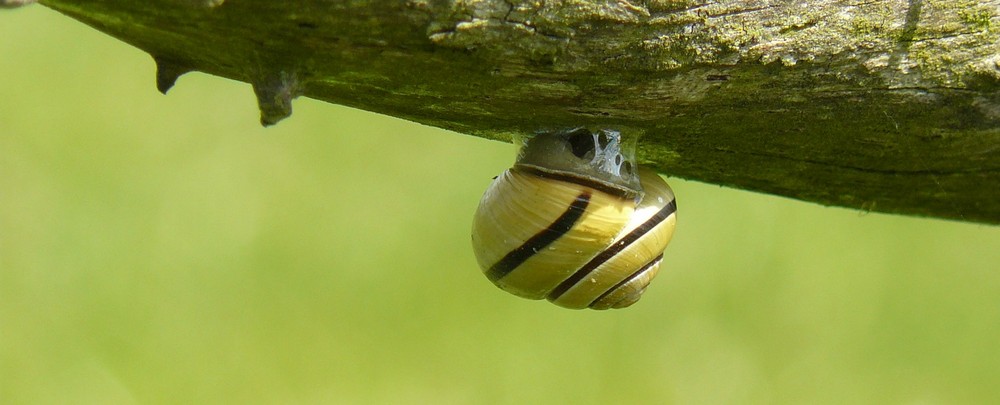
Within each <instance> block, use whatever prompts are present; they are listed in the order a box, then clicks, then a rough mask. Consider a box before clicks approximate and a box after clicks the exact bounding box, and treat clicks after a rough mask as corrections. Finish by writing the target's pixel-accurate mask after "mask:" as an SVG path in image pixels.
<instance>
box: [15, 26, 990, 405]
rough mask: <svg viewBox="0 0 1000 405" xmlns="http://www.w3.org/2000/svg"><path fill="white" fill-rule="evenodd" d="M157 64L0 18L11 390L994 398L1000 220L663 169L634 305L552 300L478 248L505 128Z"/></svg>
mask: <svg viewBox="0 0 1000 405" xmlns="http://www.w3.org/2000/svg"><path fill="white" fill-rule="evenodd" d="M153 78H154V65H153V62H152V59H151V58H150V57H149V56H148V55H146V54H144V53H142V52H141V51H139V50H137V49H135V48H132V47H130V46H128V45H126V44H124V43H122V42H119V41H117V40H114V39H112V38H110V37H108V36H106V35H103V34H101V33H99V32H97V31H95V30H93V29H90V28H89V27H86V26H84V25H83V24H80V23H77V22H75V21H73V20H71V19H69V18H66V17H63V16H61V15H59V14H57V13H55V12H53V11H50V10H48V9H46V8H44V7H41V6H33V7H28V8H25V9H19V10H14V11H4V12H0V402H2V403H4V404H21V403H25V404H34V403H43V404H44V403H74V404H83V403H100V404H110V403H192V402H194V403H348V404H350V403H436V404H448V403H456V404H468V403H541V402H545V403H570V402H572V403H600V402H614V403H678V404H725V403H912V404H955V403H970V404H971V403H990V402H996V401H997V400H1000V384H998V381H1000V375H998V370H1000V345H998V342H1000V228H997V227H991V226H984V225H976V224H967V223H958V222H946V221H940V220H933V219H919V218H908V217H897V216H888V215H882V214H874V213H872V214H866V213H864V212H859V211H856V210H847V209H840V208H825V207H821V206H817V205H813V204H808V203H803V202H798V201H793V200H789V199H783V198H779V197H774V196H767V195H760V194H755V193H750V192H746V191H740V190H733V189H726V188H720V187H717V186H714V185H710V184H703V183H697V182H690V181H683V180H680V179H670V181H671V184H672V185H673V187H674V189H675V191H676V192H677V194H678V196H679V198H680V211H679V221H680V222H679V228H678V231H677V233H676V236H675V238H674V242H673V243H672V244H671V246H670V247H669V248H668V251H667V254H666V258H665V266H664V271H663V272H662V273H661V275H660V276H659V278H658V279H657V280H656V282H655V283H654V284H653V286H652V287H651V288H650V289H649V291H647V293H646V294H645V296H644V298H643V299H642V300H641V301H640V302H639V303H638V304H637V305H635V306H633V307H631V308H629V309H626V310H618V311H607V312H594V311H570V310H565V309H561V308H558V307H555V306H553V305H551V304H548V303H546V302H536V301H528V300H523V299H519V298H515V297H513V296H510V295H508V294H506V293H504V292H502V291H500V290H499V289H496V288H494V287H493V286H492V285H491V284H490V283H489V282H488V281H487V280H486V279H485V278H484V277H482V275H481V274H480V273H479V270H478V269H477V267H476V263H475V260H474V258H473V255H472V252H471V251H470V248H469V245H470V243H469V233H470V230H469V229H470V220H471V218H472V213H473V211H474V210H475V208H476V205H477V202H478V200H479V197H480V195H481V193H482V192H483V190H484V189H485V188H486V186H487V184H488V183H489V182H490V178H491V177H492V176H494V175H496V174H497V173H499V172H500V171H502V170H503V169H505V168H506V167H507V166H508V165H509V164H510V163H511V161H512V159H513V154H514V150H513V148H512V147H511V146H510V145H506V144H503V143H499V142H492V141H486V140H483V139H479V138H475V137H471V136H466V135H462V134H457V133H451V132H447V131H443V130H439V129H436V128H430V127H426V126H421V125H418V124H414V123H410V122H405V121H401V120H398V119H394V118H390V117H386V116H380V115H376V114H372V113H367V112H363V111H358V110H353V109H350V108H345V107H340V106H335V105H331V104H326V103H322V102H317V101H314V100H309V99H298V100H296V101H295V104H294V108H295V114H294V115H293V116H292V117H291V118H290V119H288V120H286V121H284V122H282V123H280V124H279V125H277V126H276V127H272V128H268V129H263V128H261V127H260V126H259V125H258V123H257V119H258V115H257V109H256V104H255V99H254V96H253V92H252V91H251V89H250V86H249V85H247V84H244V83H238V82H234V81H230V80H227V79H222V78H218V77H211V76H208V75H205V74H201V73H193V74H189V75H186V76H184V77H182V78H181V79H180V80H179V82H178V84H177V86H176V87H175V88H174V89H173V90H172V91H171V93H170V95H169V96H162V95H160V94H159V93H157V92H156V91H155V89H154V86H153V83H154V79H153ZM928 159H933V157H928ZM818 186H819V185H818ZM927 187H934V185H933V184H928V185H927ZM985 203H987V204H996V203H1000V202H985Z"/></svg>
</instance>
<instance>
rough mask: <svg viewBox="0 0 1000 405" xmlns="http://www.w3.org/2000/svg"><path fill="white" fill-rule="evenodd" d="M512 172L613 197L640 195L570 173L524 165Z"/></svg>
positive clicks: (517, 166) (628, 197)
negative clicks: (570, 184) (555, 181)
mask: <svg viewBox="0 0 1000 405" xmlns="http://www.w3.org/2000/svg"><path fill="white" fill-rule="evenodd" d="M510 170H515V171H519V172H522V173H527V174H531V175H534V176H538V177H542V178H546V179H552V180H559V181H565V182H567V183H573V184H579V185H581V186H584V187H590V188H592V189H594V190H597V191H601V192H603V193H607V194H610V195H613V196H616V197H621V198H625V199H631V198H635V197H636V195H638V194H639V193H638V192H636V191H635V190H629V189H627V188H625V187H622V186H615V185H612V184H609V183H605V182H602V181H600V180H594V179H589V178H586V177H581V176H574V175H572V174H568V173H556V172H550V171H547V170H542V169H540V168H538V167H535V166H528V165H523V164H522V165H515V166H514V167H512V168H511V169H510Z"/></svg>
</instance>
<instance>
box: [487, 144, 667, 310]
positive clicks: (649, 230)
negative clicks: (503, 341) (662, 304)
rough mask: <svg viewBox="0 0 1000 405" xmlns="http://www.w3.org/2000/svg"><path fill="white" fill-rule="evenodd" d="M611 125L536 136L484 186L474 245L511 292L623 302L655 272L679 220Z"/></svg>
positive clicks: (594, 303) (567, 300)
mask: <svg viewBox="0 0 1000 405" xmlns="http://www.w3.org/2000/svg"><path fill="white" fill-rule="evenodd" d="M630 146H631V145H630V144H628V143H625V142H623V140H622V136H621V134H620V133H619V132H617V131H614V130H607V129H602V130H597V131H591V130H589V129H587V128H575V129H571V130H564V131H556V132H549V133H540V134H536V135H534V136H532V137H530V138H527V139H525V140H523V141H522V146H521V149H520V151H519V153H518V158H517V161H516V162H515V163H514V166H513V167H511V168H510V169H508V170H506V171H504V172H503V173H502V174H500V175H499V176H497V177H496V178H495V179H494V180H493V183H492V184H491V185H490V186H489V188H488V189H487V190H486V193H485V194H484V195H483V198H482V200H481V201H480V203H479V207H478V209H477V210H476V214H475V216H474V218H473V221H472V245H473V250H474V251H475V255H476V259H477V261H478V262H479V266H480V267H481V268H482V270H483V273H484V274H485V275H486V277H487V278H488V279H489V280H490V281H492V282H493V284H495V285H496V286H497V287H500V288H501V289H503V290H505V291H507V292H510V293H512V294H515V295H518V296H521V297H525V298H530V299H543V298H544V299H547V300H549V301H551V302H553V303H554V304H556V305H559V306H562V307H566V308H572V309H583V308H592V309H609V308H624V307H627V306H629V305H632V304H634V303H635V302H636V301H638V300H639V298H640V296H641V295H642V293H643V292H644V291H645V289H646V286H647V285H649V282H650V281H651V280H652V279H653V277H654V276H656V273H657V272H658V271H659V268H660V262H661V261H662V260H663V251H664V249H665V248H666V246H667V243H669V242H670V238H671V237H672V236H673V233H674V225H675V224H676V220H677V218H676V210H677V203H676V201H675V200H674V193H673V191H672V190H671V189H670V186H668V185H667V183H666V182H665V181H664V180H663V179H662V178H660V176H659V175H657V174H656V172H654V171H653V170H651V169H647V168H643V167H639V166H638V165H636V164H635V163H634V162H635V159H634V155H633V151H632V148H631V147H630Z"/></svg>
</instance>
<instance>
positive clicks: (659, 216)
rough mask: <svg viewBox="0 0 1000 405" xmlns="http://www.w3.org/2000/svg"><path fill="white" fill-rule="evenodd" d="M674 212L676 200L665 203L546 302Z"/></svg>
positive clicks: (559, 288) (578, 271)
mask: <svg viewBox="0 0 1000 405" xmlns="http://www.w3.org/2000/svg"><path fill="white" fill-rule="evenodd" d="M676 211H677V200H676V199H674V200H671V201H670V202H669V203H667V205H665V206H664V207H663V208H661V209H660V210H659V211H657V212H656V214H654V215H653V216H652V217H650V218H649V219H647V220H646V222H643V223H642V225H639V226H637V227H636V228H635V229H633V230H632V232H629V233H628V234H627V235H625V237H623V238H621V240H619V241H617V242H615V243H614V244H612V245H611V246H610V247H608V248H607V249H604V251H603V252H601V253H599V254H598V255H597V256H595V257H594V258H593V259H591V260H590V262H588V263H587V264H585V265H583V267H581V268H580V270H577V271H576V273H573V275H571V276H569V278H567V279H566V280H564V281H563V282H562V283H560V284H559V285H558V286H556V288H555V289H553V290H552V291H551V292H550V293H549V296H548V300H549V301H555V300H557V299H559V297H560V296H562V295H563V294H565V293H566V291H569V289H570V288H572V287H573V286H574V285H576V283H579V282H580V280H583V279H584V278H586V277H587V276H588V275H590V273H592V272H593V271H594V270H595V269H597V268H598V267H600V266H601V265H602V264H604V262H607V261H608V260H609V259H611V258H612V257H614V256H615V255H616V254H618V253H619V252H621V251H622V250H624V249H625V248H626V247H628V246H629V245H631V244H632V243H633V242H635V241H637V240H639V238H642V235H645V234H646V233H647V232H649V231H650V230H652V229H653V228H655V227H656V226H657V225H659V224H660V222H663V221H664V220H666V219H667V218H669V217H670V216H671V215H673V213H674V212H676Z"/></svg>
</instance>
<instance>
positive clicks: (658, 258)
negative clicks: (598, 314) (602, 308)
mask: <svg viewBox="0 0 1000 405" xmlns="http://www.w3.org/2000/svg"><path fill="white" fill-rule="evenodd" d="M661 260H663V253H660V255H659V256H656V258H655V259H653V261H651V262H649V263H646V265H644V266H642V267H640V268H639V270H636V271H635V273H632V274H630V275H629V276H628V277H625V279H624V280H622V281H619V282H618V284H615V285H614V286H613V287H611V288H609V289H608V290H607V291H605V292H604V293H603V294H601V295H600V296H599V297H597V299H595V300H593V301H590V304H588V305H587V306H588V307H593V306H594V304H596V303H598V302H601V300H603V299H604V298H605V297H607V296H609V295H611V293H613V292H615V290H618V289H619V288H621V287H622V286H623V285H626V284H628V283H631V282H632V280H635V279H636V277H639V276H641V275H642V274H643V273H645V272H646V270H649V268H650V267H653V266H655V265H656V264H657V263H659V262H660V261H661ZM626 298H629V297H628V296H625V297H622V300H624V299H626ZM618 302H621V301H618ZM618 302H614V303H612V304H611V307H614V306H615V304H617V303H618Z"/></svg>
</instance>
